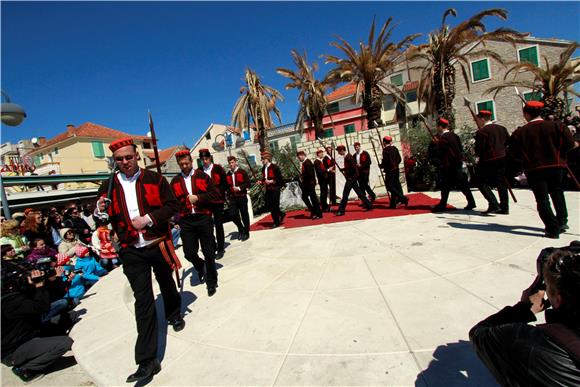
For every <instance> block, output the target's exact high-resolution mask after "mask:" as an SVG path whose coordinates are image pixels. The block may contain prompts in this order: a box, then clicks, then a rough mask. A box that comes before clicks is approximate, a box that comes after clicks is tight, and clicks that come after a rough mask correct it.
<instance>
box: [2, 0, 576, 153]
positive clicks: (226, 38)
mask: <svg viewBox="0 0 580 387" xmlns="http://www.w3.org/2000/svg"><path fill="white" fill-rule="evenodd" d="M450 6H452V7H454V8H456V9H457V11H458V17H457V18H451V19H452V20H451V22H452V23H454V24H455V23H457V22H459V21H462V20H464V19H465V18H467V17H468V16H471V15H473V14H474V13H476V12H479V11H481V10H483V9H487V8H493V7H501V8H505V9H507V10H508V11H509V19H508V21H507V22H503V21H500V20H498V19H495V18H490V19H488V24H487V25H488V28H489V29H493V28H497V27H499V26H506V27H511V28H515V29H517V30H520V31H528V32H531V33H532V35H533V36H537V37H545V38H548V37H554V38H560V39H570V40H576V41H578V40H580V37H579V31H580V25H579V24H580V22H579V20H580V2H549V3H548V2H507V3H506V2H502V3H494V2H460V3H452V2H407V3H401V2H372V3H354V2H338V3H337V2H298V3H296V2H294V3H291V2H277V3H241V2H239V3H226V2H214V3H195V2H174V3H161V2H62V3H52V2H37V3H36V2H6V1H3V2H2V4H1V8H2V30H1V33H2V37H1V38H2V62H1V66H2V68H1V70H2V89H3V90H5V91H6V92H8V94H9V95H10V96H11V98H12V101H13V102H15V103H18V104H20V105H22V106H23V107H24V108H25V109H26V111H27V113H28V118H27V120H26V121H25V122H24V123H23V124H22V125H21V126H20V127H18V128H12V127H7V126H4V125H2V142H5V141H13V142H14V141H18V140H19V139H21V138H31V137H34V136H42V135H44V136H47V137H49V138H50V137H51V136H54V135H56V134H57V133H59V132H62V131H64V130H65V127H66V125H67V124H74V125H80V124H82V123H83V122H87V121H91V122H94V123H98V124H102V125H105V126H109V127H111V128H114V129H119V130H122V131H125V132H128V133H132V134H145V133H146V132H147V109H151V111H152V114H153V118H154V120H155V124H156V130H157V135H158V137H159V142H160V146H161V147H163V148H164V147H168V146H171V145H177V144H183V143H185V144H186V145H189V146H191V145H192V143H193V141H194V139H197V137H198V136H199V135H200V134H201V133H202V132H203V131H204V130H205V129H206V128H207V127H208V125H209V124H210V123H212V122H216V123H226V124H229V123H230V119H231V111H232V108H233V105H234V103H235V101H236V99H237V98H238V96H239V89H240V87H241V86H242V77H243V72H244V69H245V68H246V67H247V66H249V67H251V68H253V69H254V70H255V71H257V72H258V74H260V75H261V76H262V78H263V82H264V83H266V84H267V85H270V86H273V87H275V88H277V89H278V90H280V91H281V92H282V93H283V94H284V96H285V98H286V99H285V101H284V102H282V103H280V105H279V107H280V110H281V112H282V121H283V123H288V122H293V121H294V119H295V117H296V111H297V102H296V98H297V93H296V92H295V91H293V90H288V91H287V90H284V85H285V84H286V82H285V78H282V77H281V76H279V75H278V74H277V73H276V71H275V70H276V68H277V67H290V68H291V67H292V66H293V64H292V61H291V57H290V50H291V49H292V48H296V49H299V50H306V51H307V52H308V54H309V57H310V59H311V60H312V59H315V60H316V61H317V62H318V63H319V64H321V70H320V72H319V74H320V76H321V77H322V74H323V72H326V71H327V70H328V67H327V66H324V65H322V60H321V59H320V58H319V56H320V55H321V54H325V53H328V54H337V51H336V50H335V49H334V48H332V47H330V46H329V42H331V41H332V40H333V37H334V35H335V34H338V35H340V36H342V37H344V38H345V39H347V40H348V41H349V42H351V44H356V43H357V42H358V41H359V40H361V39H366V36H367V35H368V30H369V27H370V23H371V20H372V18H373V16H374V15H376V17H377V21H378V22H380V23H382V22H384V21H385V20H386V19H387V18H388V17H389V16H393V18H394V20H395V21H396V22H397V23H398V27H397V28H396V30H395V34H394V37H393V38H394V40H398V39H400V38H402V37H403V36H406V35H408V34H412V33H416V32H422V33H425V34H426V33H428V32H429V31H432V30H434V29H436V28H437V27H438V26H439V25H440V22H441V15H442V13H443V11H444V10H445V9H447V8H448V7H450ZM453 19H455V20H453ZM422 39H424V38H420V39H419V40H418V42H420V41H421V40H422Z"/></svg>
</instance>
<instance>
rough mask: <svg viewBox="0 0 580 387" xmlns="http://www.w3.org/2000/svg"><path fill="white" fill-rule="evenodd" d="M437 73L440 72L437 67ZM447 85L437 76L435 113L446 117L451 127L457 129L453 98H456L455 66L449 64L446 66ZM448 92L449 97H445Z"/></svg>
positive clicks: (434, 84)
mask: <svg viewBox="0 0 580 387" xmlns="http://www.w3.org/2000/svg"><path fill="white" fill-rule="evenodd" d="M435 73H436V74H439V69H438V68H437V67H436V68H435ZM444 78H445V87H443V82H442V80H441V78H439V77H435V79H434V82H433V89H434V90H435V93H436V98H435V113H436V114H437V117H444V118H445V119H447V120H448V121H449V129H450V130H453V129H455V113H454V111H453V100H454V99H455V68H454V67H453V66H452V65H450V64H447V65H446V66H445V74H444ZM444 90H445V91H444ZM445 94H447V98H445Z"/></svg>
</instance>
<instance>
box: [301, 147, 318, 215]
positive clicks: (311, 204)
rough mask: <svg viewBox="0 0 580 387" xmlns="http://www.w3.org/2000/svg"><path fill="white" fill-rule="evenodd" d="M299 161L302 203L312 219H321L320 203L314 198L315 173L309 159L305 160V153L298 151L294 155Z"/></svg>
mask: <svg viewBox="0 0 580 387" xmlns="http://www.w3.org/2000/svg"><path fill="white" fill-rule="evenodd" d="M296 156H297V157H298V160H299V161H300V165H301V167H300V182H301V183H302V184H301V185H302V186H301V187H300V188H301V189H302V201H303V202H304V204H306V207H308V210H309V211H310V217H311V218H312V219H320V218H322V210H321V209H320V203H319V202H318V198H317V197H316V172H315V171H314V164H312V161H310V159H308V158H306V153H305V152H304V151H303V150H300V151H298V152H297V153H296Z"/></svg>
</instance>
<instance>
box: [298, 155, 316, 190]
mask: <svg viewBox="0 0 580 387" xmlns="http://www.w3.org/2000/svg"><path fill="white" fill-rule="evenodd" d="M300 181H301V182H302V185H303V186H305V187H309V188H314V187H315V186H316V173H315V171H314V164H312V161H310V160H309V159H305V160H304V162H303V163H302V166H301V168H300Z"/></svg>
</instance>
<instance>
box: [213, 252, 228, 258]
mask: <svg viewBox="0 0 580 387" xmlns="http://www.w3.org/2000/svg"><path fill="white" fill-rule="evenodd" d="M225 253H226V251H225V250H220V251H218V252H217V253H216V254H215V259H222V258H223V257H224V254H225Z"/></svg>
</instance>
